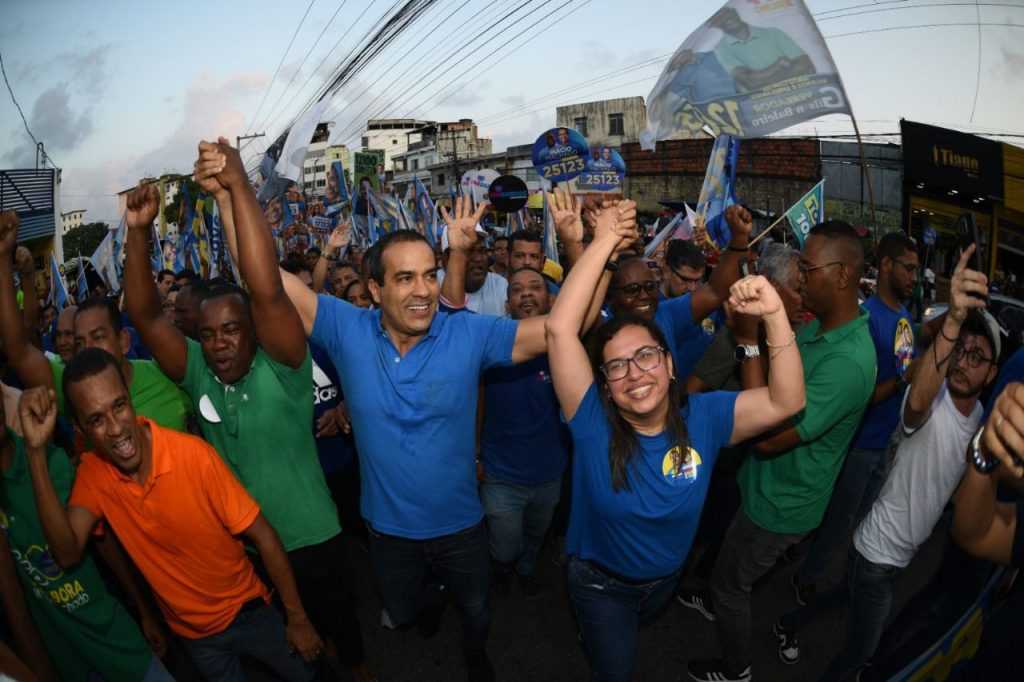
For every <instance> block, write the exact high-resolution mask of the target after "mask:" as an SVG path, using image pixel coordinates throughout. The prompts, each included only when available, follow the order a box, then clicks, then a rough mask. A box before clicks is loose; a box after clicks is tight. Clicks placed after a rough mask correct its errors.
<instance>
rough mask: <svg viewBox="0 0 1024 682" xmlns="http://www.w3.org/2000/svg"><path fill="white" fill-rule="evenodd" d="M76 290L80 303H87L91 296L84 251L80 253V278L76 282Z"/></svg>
mask: <svg viewBox="0 0 1024 682" xmlns="http://www.w3.org/2000/svg"><path fill="white" fill-rule="evenodd" d="M75 288H76V289H77V291H76V292H75V293H76V294H77V297H78V304H79V305H81V304H82V303H85V302H86V300H88V298H89V279H88V278H87V277H86V276H85V259H84V258H82V253H81V252H79V253H78V279H77V281H76V282H75Z"/></svg>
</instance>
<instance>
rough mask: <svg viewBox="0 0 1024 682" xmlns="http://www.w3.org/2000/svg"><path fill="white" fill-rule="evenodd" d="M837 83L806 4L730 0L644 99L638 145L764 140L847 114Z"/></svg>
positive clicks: (843, 94) (693, 35)
mask: <svg viewBox="0 0 1024 682" xmlns="http://www.w3.org/2000/svg"><path fill="white" fill-rule="evenodd" d="M850 113H851V111H850V103H849V100H848V98H847V97H846V92H845V90H844V89H843V82H842V79H841V78H840V77H839V71H838V70H837V69H836V65H835V62H834V61H833V60H832V55H831V54H830V53H829V50H828V46H827V45H826V44H825V39H824V38H823V37H822V35H821V32H820V31H819V30H818V26H817V24H816V23H815V22H814V18H813V17H812V16H811V13H810V12H809V11H808V10H807V6H806V5H805V4H804V1H803V0H787V1H786V2H764V1H763V0H729V1H728V2H726V3H725V4H724V5H723V6H722V7H721V9H719V10H718V11H717V12H715V14H714V15H712V16H711V18H709V19H708V20H707V21H705V22H704V23H703V24H701V25H700V27H699V28H698V29H697V30H696V31H694V32H693V33H691V34H690V36H689V37H688V38H687V39H686V40H684V41H683V44H682V45H680V46H679V48H678V49H677V50H676V52H675V54H673V55H672V58H671V59H669V61H668V64H667V65H666V66H665V69H664V70H663V71H662V73H661V76H660V77H659V78H658V81H657V83H655V85H654V88H653V89H652V90H651V93H650V94H649V95H648V96H647V129H646V130H644V131H643V132H642V133H641V134H640V145H641V147H643V148H644V149H647V150H651V149H654V146H655V143H656V142H657V141H658V140H667V139H680V138H683V139H694V138H701V137H703V136H704V134H705V133H704V130H705V128H707V129H709V130H710V131H711V133H712V134H713V135H715V136H718V135H721V134H727V135H733V136H734V137H739V138H743V139H746V138H752V137H765V136H767V135H770V134H771V133H774V132H776V131H779V130H782V129H783V128H788V127H790V126H793V125H796V124H798V123H802V122H804V121H809V120H811V119H814V118H818V117H819V116H825V115H827V114H850Z"/></svg>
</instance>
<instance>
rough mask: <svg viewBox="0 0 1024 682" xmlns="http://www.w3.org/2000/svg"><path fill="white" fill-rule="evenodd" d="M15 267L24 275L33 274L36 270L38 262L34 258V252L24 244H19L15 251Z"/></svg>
mask: <svg viewBox="0 0 1024 682" xmlns="http://www.w3.org/2000/svg"><path fill="white" fill-rule="evenodd" d="M14 267H15V269H16V270H17V271H18V273H19V274H21V275H22V276H25V275H31V274H32V273H33V272H35V269H36V263H35V260H34V259H33V258H32V252H31V251H29V250H28V249H26V248H25V247H24V246H19V247H18V249H17V251H15V252H14Z"/></svg>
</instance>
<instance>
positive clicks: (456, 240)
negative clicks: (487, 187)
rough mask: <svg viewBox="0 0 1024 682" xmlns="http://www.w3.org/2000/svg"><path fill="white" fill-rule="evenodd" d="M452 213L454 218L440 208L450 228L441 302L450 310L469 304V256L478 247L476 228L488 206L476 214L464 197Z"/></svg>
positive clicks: (445, 208) (443, 208)
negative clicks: (467, 277) (467, 279)
mask: <svg viewBox="0 0 1024 682" xmlns="http://www.w3.org/2000/svg"><path fill="white" fill-rule="evenodd" d="M453 210H454V214H452V215H450V214H449V213H448V209H447V207H445V206H442V207H441V217H442V218H444V222H445V224H446V225H447V226H448V227H447V229H446V233H447V235H448V262H447V264H446V265H445V269H444V282H442V284H441V298H442V299H444V301H445V303H447V304H449V305H451V306H455V307H461V306H463V305H465V304H466V269H467V267H468V265H469V252H470V251H472V250H473V247H474V246H476V241H477V236H476V226H477V223H479V222H480V218H482V217H483V215H484V211H486V210H487V204H486V203H481V204H480V205H479V206H478V207H477V209H476V211H474V210H473V204H472V202H471V201H470V198H469V197H467V196H461V197H456V198H455V207H454V209H453Z"/></svg>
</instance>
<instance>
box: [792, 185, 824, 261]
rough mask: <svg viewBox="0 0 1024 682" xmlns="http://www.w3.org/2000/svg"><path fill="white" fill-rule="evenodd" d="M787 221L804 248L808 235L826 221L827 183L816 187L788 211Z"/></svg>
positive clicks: (799, 243) (798, 242)
mask: <svg viewBox="0 0 1024 682" xmlns="http://www.w3.org/2000/svg"><path fill="white" fill-rule="evenodd" d="M786 220H788V221H789V225H790V227H792V228H793V234H794V235H795V236H796V241H797V244H798V245H799V246H800V248H803V246H804V240H805V239H807V233H808V232H810V231H811V228H812V227H814V226H815V225H817V224H818V223H820V222H823V221H824V220H825V181H824V180H822V181H821V182H819V183H818V184H817V185H815V186H814V187H813V188H812V189H811V191H810V192H808V193H807V194H805V195H803V197H801V199H800V201H798V202H796V203H795V204H793V206H792V207H791V208H790V209H789V210H788V211H786Z"/></svg>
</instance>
